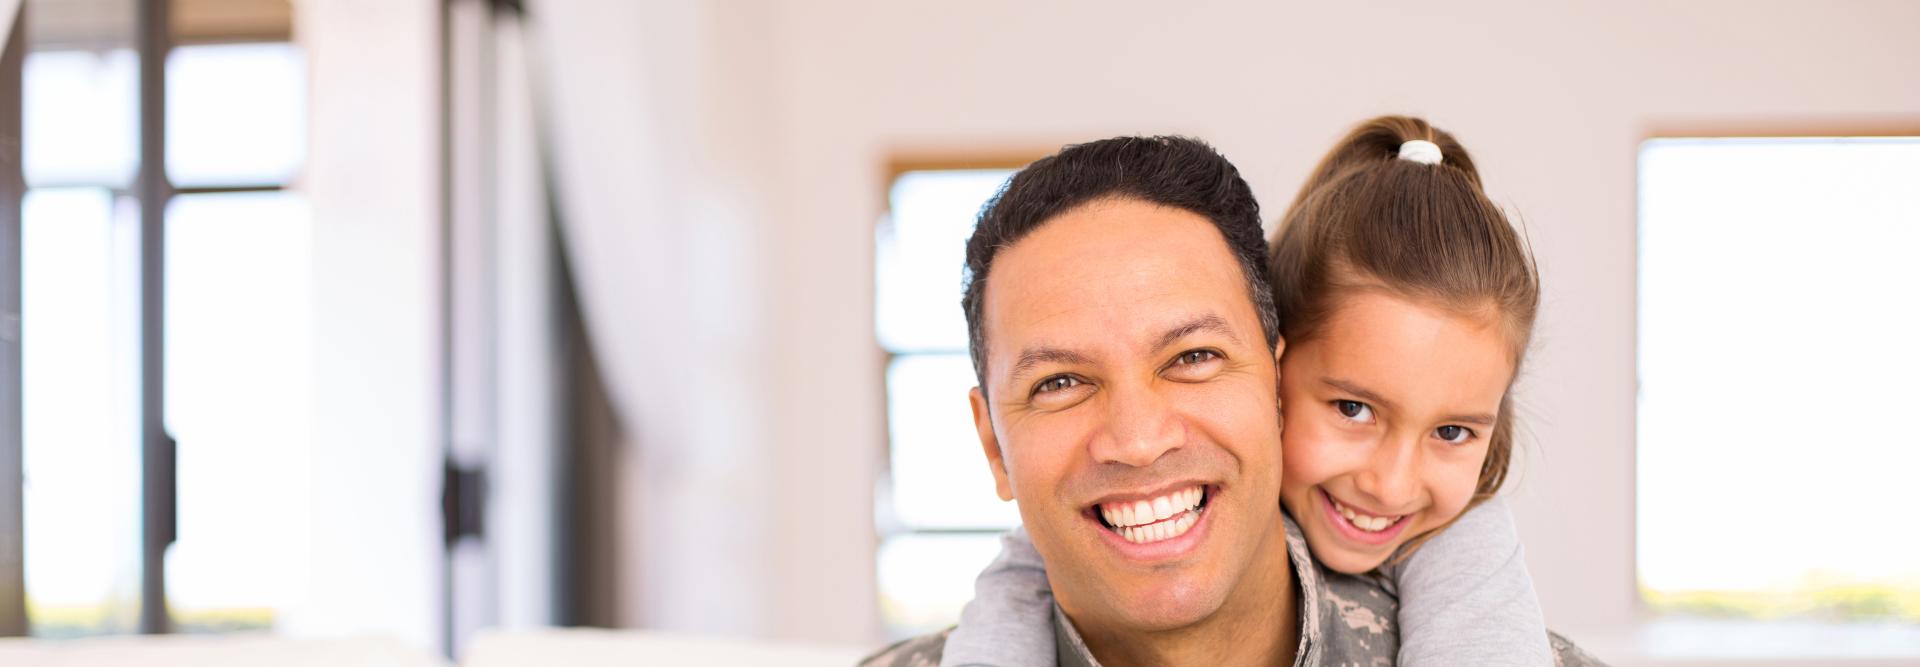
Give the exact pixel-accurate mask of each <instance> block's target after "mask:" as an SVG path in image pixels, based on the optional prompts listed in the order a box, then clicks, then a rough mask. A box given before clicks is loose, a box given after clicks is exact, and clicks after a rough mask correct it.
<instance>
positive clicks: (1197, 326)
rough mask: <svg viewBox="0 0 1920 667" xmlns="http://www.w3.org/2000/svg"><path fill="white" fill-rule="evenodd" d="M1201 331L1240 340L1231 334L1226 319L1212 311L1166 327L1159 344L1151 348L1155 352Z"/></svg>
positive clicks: (1231, 329)
mask: <svg viewBox="0 0 1920 667" xmlns="http://www.w3.org/2000/svg"><path fill="white" fill-rule="evenodd" d="M1202 331H1206V332H1211V333H1216V334H1220V335H1222V336H1226V337H1227V339H1228V340H1231V341H1233V342H1234V343H1235V344H1239V342H1240V337H1239V336H1235V335H1233V327H1229V326H1227V321H1226V320H1224V319H1221V317H1220V316H1219V315H1215V314H1213V313H1207V314H1205V315H1201V316H1199V317H1196V318H1193V319H1191V320H1188V321H1186V322H1185V323H1183V324H1181V325H1179V326H1176V327H1174V328H1172V329H1168V330H1167V332H1166V333H1165V334H1161V336H1160V344H1159V345H1155V346H1154V347H1153V350H1154V351H1155V352H1158V351H1160V350H1164V349H1166V348H1167V346H1169V345H1172V344H1174V343H1178V342H1180V339H1182V338H1186V337H1188V336H1191V335H1194V334H1197V333H1200V332H1202Z"/></svg>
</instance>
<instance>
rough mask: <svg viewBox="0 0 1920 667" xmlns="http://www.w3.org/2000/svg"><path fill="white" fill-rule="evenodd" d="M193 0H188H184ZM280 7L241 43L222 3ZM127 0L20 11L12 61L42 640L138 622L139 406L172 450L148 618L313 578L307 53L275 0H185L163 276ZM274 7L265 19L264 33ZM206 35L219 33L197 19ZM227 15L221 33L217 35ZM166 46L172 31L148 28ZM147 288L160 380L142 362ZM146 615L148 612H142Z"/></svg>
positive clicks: (249, 612)
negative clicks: (302, 175)
mask: <svg viewBox="0 0 1920 667" xmlns="http://www.w3.org/2000/svg"><path fill="white" fill-rule="evenodd" d="M188 4H192V3H188ZM244 5H251V6H253V7H254V8H256V9H258V8H266V9H276V8H277V9H279V10H283V11H280V12H278V13H275V12H266V13H264V14H262V13H260V12H241V15H244V16H246V17H255V18H258V17H262V16H264V17H266V18H265V19H261V20H255V21H254V22H253V23H248V24H245V26H242V27H246V26H251V28H249V29H247V30H241V31H240V32H239V33H235V32H234V31H233V29H232V28H233V26H235V25H241V24H233V23H230V22H223V21H225V20H226V19H228V18H231V16H230V15H228V14H226V13H224V12H230V11H239V10H243V9H246V7H245V6H244ZM132 8H133V3H124V6H122V5H118V4H113V3H108V4H107V5H101V4H100V3H81V4H74V3H55V2H40V1H35V2H30V3H29V7H28V11H27V14H26V15H27V17H28V19H27V20H28V24H27V30H26V33H27V34H28V38H27V39H26V40H25V41H26V43H27V44H28V48H29V51H28V52H27V53H26V54H25V57H24V61H23V64H22V65H21V66H20V67H21V76H22V86H21V97H20V99H19V100H17V103H18V104H20V109H21V113H22V117H23V120H22V139H21V144H20V150H21V155H22V157H21V163H22V171H23V174H24V176H25V179H26V182H27V184H28V186H29V188H30V189H29V191H28V192H27V193H26V195H25V197H24V198H23V201H22V215H21V246H20V247H21V253H22V266H21V272H20V281H21V282H20V285H21V330H22V345H21V348H20V349H21V356H22V369H21V375H20V378H19V382H20V386H21V396H22V399H21V400H22V403H23V418H22V425H21V429H22V436H21V440H22V448H21V449H22V452H21V459H22V467H23V473H24V474H23V477H24V484H23V489H22V496H23V498H22V500H23V514H24V517H23V519H24V522H23V530H22V536H23V538H24V539H23V540H22V546H23V551H24V554H23V555H24V559H23V560H24V570H25V572H24V574H25V583H26V597H27V620H28V622H29V623H28V624H29V626H30V631H31V633H32V634H33V635H35V636H42V637H66V636H81V635H100V634H119V633H129V632H134V631H137V630H141V629H152V628H153V627H154V626H152V625H150V624H148V623H147V622H144V621H143V618H142V616H143V614H146V615H151V614H152V608H151V607H150V605H148V604H147V603H150V602H151V600H150V599H149V598H156V599H157V598H158V597H159V596H152V595H150V594H149V591H151V590H154V589H151V588H146V587H145V584H146V583H147V582H143V576H144V574H143V558H145V556H144V555H143V547H144V545H143V514H145V513H151V512H155V511H157V510H155V509H154V508H153V507H152V506H147V505H143V493H144V492H145V485H146V479H145V478H143V474H142V472H143V471H142V468H143V466H145V465H150V464H151V463H152V462H151V461H149V460H146V456H147V455H148V454H147V452H146V451H145V450H144V443H143V441H144V440H145V438H146V435H145V432H144V429H143V424H142V413H141V410H142V405H143V399H144V398H145V397H146V396H149V395H151V394H148V393H147V392H156V391H157V392H159V394H160V395H161V396H164V406H165V407H164V414H163V415H162V422H163V424H164V427H165V429H166V431H167V432H168V433H169V434H170V435H171V436H172V437H173V438H174V440H175V441H177V443H178V444H177V447H176V450H175V451H176V452H177V458H176V461H177V468H176V469H177V473H176V474H177V483H176V484H175V494H174V515H173V516H174V521H175V525H176V526H177V536H176V539H175V540H174V542H173V543H172V544H171V546H170V547H169V548H168V549H167V550H166V552H165V554H164V556H162V557H161V558H162V562H163V563H164V565H163V567H162V570H161V571H163V572H164V576H163V577H161V579H162V580H164V582H165V586H164V590H165V596H164V604H163V606H162V607H160V608H159V609H161V610H162V612H163V615H164V616H165V617H166V618H167V620H169V621H170V622H168V623H162V624H160V625H159V626H158V628H159V629H164V630H171V631H179V632H209V631H222V630H235V629H266V628H271V627H273V625H274V623H275V620H276V618H277V613H278V610H279V609H282V608H284V607H286V606H287V605H288V604H290V603H291V602H292V601H293V598H294V597H295V596H297V595H298V594H299V592H300V590H301V587H302V586H304V585H305V582H306V571H305V569H304V560H305V558H306V553H307V550H306V545H305V541H304V536H305V535H306V528H307V522H306V516H307V515H306V509H305V508H306V503H307V497H308V483H307V467H306V456H307V447H308V444H309V443H308V442H307V437H308V436H307V433H308V431H309V429H308V417H307V414H308V410H309V402H310V401H309V399H308V395H309V393H308V387H309V385H310V381H309V366H310V361H309V360H310V348H311V344H310V337H309V334H310V331H311V328H312V327H311V323H310V321H309V320H310V316H309V313H310V312H311V311H312V306H313V304H312V298H313V297H312V290H311V288H310V282H311V280H310V275H309V269H308V266H309V262H308V258H309V256H310V254H311V248H310V246H311V243H312V240H311V233H310V226H309V221H308V218H307V212H306V205H305V203H304V201H303V199H302V198H301V197H300V196H298V195H297V194H295V193H292V192H289V191H287V190H286V186H287V184H288V183H289V182H290V181H291V180H292V179H293V178H294V176H295V173H296V172H297V171H298V168H299V165H300V164H302V163H303V162H304V160H305V145H304V142H305V137H306V130H305V124H306V121H305V109H306V99H305V89H306V85H305V81H306V75H305V70H304V56H303V55H302V54H301V51H300V50H299V49H298V48H297V47H295V46H294V45H292V44H290V43H288V42H287V41H286V39H287V37H286V33H287V30H286V21H287V20H288V19H287V16H286V12H285V11H284V10H286V9H287V6H286V3H285V2H278V4H276V3H275V2H273V1H271V0H259V1H255V2H250V3H249V2H239V3H224V4H220V5H219V6H217V7H216V6H211V5H207V6H201V5H195V6H192V7H182V10H181V12H180V13H178V14H175V15H174V18H175V19H176V20H174V21H172V22H170V23H169V24H168V25H171V26H172V27H173V28H174V30H175V34H174V35H172V40H171V41H174V42H178V44H177V45H167V44H164V43H162V44H161V45H160V46H159V47H158V48H159V49H160V50H159V53H160V54H161V56H160V57H164V58H165V64H166V67H165V78H166V81H165V83H166V85H165V88H164V99H163V100H162V101H163V102H164V103H165V104H164V105H165V112H164V114H163V118H164V120H165V129H164V134H165V142H164V144H165V148H164V151H165V154H164V156H163V157H164V159H163V160H161V162H162V163H164V165H165V170H164V171H165V179H166V181H167V183H166V185H167V186H168V187H166V188H164V190H165V191H166V192H165V193H163V195H162V196H161V200H162V203H164V204H165V208H164V215H163V216H162V217H161V228H162V229H164V233H163V234H162V238H164V239H165V241H164V243H163V247H164V249H165V253H164V256H165V259H164V262H163V266H164V274H163V275H159V276H152V275H147V274H145V270H146V266H144V265H143V263H142V255H141V253H142V250H143V248H142V241H143V239H142V224H143V220H142V215H143V212H142V206H141V201H140V199H139V198H140V197H141V196H142V195H141V194H140V193H141V192H143V189H142V188H141V187H140V184H139V183H138V182H136V178H137V177H138V174H139V173H140V164H141V157H142V156H141V152H142V146H141V141H140V127H141V124H142V120H143V118H142V115H141V112H142V102H143V96H144V95H146V94H148V93H149V92H151V91H143V90H141V87H140V85H139V80H138V79H139V75H140V64H141V58H142V57H143V56H142V55H141V53H139V51H143V50H145V49H148V48H153V44H154V42H151V41H149V42H145V43H144V44H141V45H140V48H139V49H135V48H131V47H129V43H130V42H133V41H135V40H133V39H132V38H131V37H128V34H130V33H134V32H137V31H138V30H140V29H142V28H143V27H144V26H138V25H136V24H137V23H139V22H140V21H146V20H151V19H152V16H151V15H148V14H139V15H138V16H137V17H136V16H134V15H133V14H134V12H133V11H132ZM276 21H278V23H276ZM209 26H212V28H209ZM223 26H224V27H223ZM161 41H162V42H164V41H166V40H161ZM156 277H157V278H159V279H160V285H161V289H162V293H163V296H162V298H161V301H160V303H161V304H163V307H162V309H161V310H160V311H159V312H160V317H159V322H158V324H159V326H160V328H161V330H162V331H163V332H164V333H163V335H161V336H160V340H161V341H162V343H163V349H162V351H161V356H162V358H163V359H164V362H163V366H164V368H165V371H164V382H163V384H161V385H159V386H146V385H145V384H144V379H143V376H142V370H141V363H142V359H141V357H142V345H143V343H144V342H145V341H146V339H144V338H143V327H144V326H146V325H147V324H149V322H148V321H147V320H146V319H145V317H146V312H145V311H143V306H145V305H146V304H145V303H144V302H143V298H144V297H143V289H142V287H143V285H142V281H143V280H145V279H152V278H156ZM143 608H144V610H143Z"/></svg>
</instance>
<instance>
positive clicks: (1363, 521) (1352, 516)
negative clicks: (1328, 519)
mask: <svg viewBox="0 0 1920 667" xmlns="http://www.w3.org/2000/svg"><path fill="white" fill-rule="evenodd" d="M1327 498H1328V499H1332V498H1333V496H1331V495H1329V496H1327ZM1333 509H1335V510H1338V511H1339V512H1340V516H1344V517H1346V518H1347V522H1348V523H1351V524H1353V526H1354V527H1355V528H1359V529H1360V530H1364V531H1367V532H1369V533H1378V532H1380V531H1383V530H1386V529H1387V526H1391V525H1393V523H1394V522H1395V521H1399V520H1400V517H1397V516H1369V515H1366V514H1360V513H1357V512H1354V511H1353V508H1351V507H1347V506H1346V505H1342V504H1340V501H1338V500H1335V501H1333Z"/></svg>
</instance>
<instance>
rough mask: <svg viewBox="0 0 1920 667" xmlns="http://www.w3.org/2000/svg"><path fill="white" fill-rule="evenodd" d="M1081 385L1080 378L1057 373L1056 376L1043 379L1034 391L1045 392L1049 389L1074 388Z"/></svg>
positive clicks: (1037, 392)
mask: <svg viewBox="0 0 1920 667" xmlns="http://www.w3.org/2000/svg"><path fill="white" fill-rule="evenodd" d="M1079 385H1080V379H1079V378H1076V377H1074V376H1071V375H1056V376H1054V377H1050V378H1047V379H1045V380H1041V381H1040V385H1039V386H1037V387H1034V388H1033V393H1036V394H1044V393H1047V392H1049V391H1059V390H1062V389H1072V388H1074V387H1076V386H1079Z"/></svg>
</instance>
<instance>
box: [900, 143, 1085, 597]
mask: <svg viewBox="0 0 1920 667" xmlns="http://www.w3.org/2000/svg"><path fill="white" fill-rule="evenodd" d="M1050 152H1051V151H1047V150H1017V149H1016V150H1005V151H992V152H921V153H913V152H909V153H902V154H897V155H895V156H894V157H893V158H891V159H889V160H888V161H887V162H886V167H885V169H884V171H883V172H882V177H883V180H882V181H881V188H880V203H881V206H880V210H881V216H882V219H881V220H880V221H878V222H876V228H877V226H878V225H881V224H889V222H890V221H891V219H892V216H893V200H892V192H893V188H894V185H895V184H896V183H898V182H899V181H900V179H901V177H903V176H906V175H907V174H909V173H916V172H941V171H989V170H1005V171H1009V172H1017V171H1019V170H1020V169H1022V168H1024V167H1026V166H1027V165H1028V164H1031V163H1032V162H1033V161H1034V160H1038V159H1040V158H1041V157H1044V156H1046V155H1047V154H1048V153H1050ZM872 255H873V253H869V256H870V257H871V256H872ZM878 268H879V267H878V266H877V265H876V266H875V267H874V270H875V273H874V290H873V291H870V292H869V294H868V297H869V298H870V299H875V300H876V301H875V303H876V305H877V298H878V291H877V290H878V282H879V278H880V276H879V274H878ZM956 268H959V267H956ZM957 286H958V285H956V287H957ZM871 312H874V313H875V318H876V319H875V321H874V326H873V327H872V328H871V333H872V335H873V339H872V341H873V343H872V344H873V349H874V351H875V352H876V358H877V359H878V363H877V365H876V367H875V372H876V373H877V375H878V379H879V383H878V386H879V387H880V392H879V398H878V401H879V414H880V419H879V420H878V421H879V430H880V432H879V437H878V438H876V440H877V441H878V442H879V443H880V462H881V463H880V466H879V468H878V471H877V476H876V479H875V480H874V484H875V488H876V489H883V490H884V491H885V492H884V493H877V494H875V503H874V516H875V522H874V532H875V540H874V550H873V557H874V558H875V564H876V568H875V570H876V572H877V570H878V567H877V565H878V559H879V554H880V549H881V547H883V546H884V545H885V544H886V543H887V541H888V540H892V539H894V538H898V537H910V536H916V535H924V536H956V535H957V536H979V537H987V536H997V535H1000V534H1001V533H1003V532H1004V530H1002V529H999V528H987V527H965V528H943V527H916V526H912V525H909V524H907V523H906V522H904V521H901V520H900V518H899V516H898V513H897V511H896V508H895V507H894V506H893V497H894V494H893V488H894V487H893V421H892V410H891V409H890V408H891V407H892V406H891V401H890V397H889V392H888V381H887V374H888V372H889V370H891V369H892V368H893V365H894V362H895V361H897V360H899V359H902V358H906V357H944V356H950V355H956V354H957V355H961V356H968V355H969V354H970V351H969V350H968V349H967V348H965V347H960V348H955V349H948V348H927V349H910V350H909V349H902V350H895V349H891V348H888V347H887V346H886V345H884V344H882V343H881V341H880V339H879V321H878V308H874V309H873V310H872V311H871ZM875 591H876V593H878V592H879V589H878V587H877V586H876V588H875ZM880 623H881V625H882V627H883V628H884V629H886V630H887V631H888V634H889V635H892V634H893V633H894V630H895V629H894V628H892V627H891V626H888V625H887V622H886V619H885V618H881V619H880Z"/></svg>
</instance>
